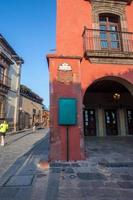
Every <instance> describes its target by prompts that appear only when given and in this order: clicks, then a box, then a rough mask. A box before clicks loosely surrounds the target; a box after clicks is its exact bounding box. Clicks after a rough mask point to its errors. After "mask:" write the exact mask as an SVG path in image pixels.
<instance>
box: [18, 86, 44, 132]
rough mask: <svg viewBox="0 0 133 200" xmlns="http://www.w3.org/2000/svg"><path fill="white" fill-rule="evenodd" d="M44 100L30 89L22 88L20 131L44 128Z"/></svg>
mask: <svg viewBox="0 0 133 200" xmlns="http://www.w3.org/2000/svg"><path fill="white" fill-rule="evenodd" d="M42 102H43V99H42V98H41V97H39V96H38V95H37V94H36V93H34V92H33V91H32V90H31V89H29V88H28V87H26V86H24V85H21V86H20V101H19V129H20V130H22V129H27V128H31V127H33V126H38V127H42V121H43V120H42V113H43V104H42Z"/></svg>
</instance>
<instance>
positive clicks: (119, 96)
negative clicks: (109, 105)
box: [113, 93, 121, 100]
mask: <svg viewBox="0 0 133 200" xmlns="http://www.w3.org/2000/svg"><path fill="white" fill-rule="evenodd" d="M120 98H121V95H120V94H119V93H114V94H113V99H114V100H120Z"/></svg>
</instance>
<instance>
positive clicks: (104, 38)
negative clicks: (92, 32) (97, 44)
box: [100, 32, 107, 40]
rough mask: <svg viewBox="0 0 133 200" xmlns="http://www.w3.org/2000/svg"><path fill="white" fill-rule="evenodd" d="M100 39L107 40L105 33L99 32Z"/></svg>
mask: <svg viewBox="0 0 133 200" xmlns="http://www.w3.org/2000/svg"><path fill="white" fill-rule="evenodd" d="M100 38H101V39H103V40H106V39H107V34H106V33H105V32H100Z"/></svg>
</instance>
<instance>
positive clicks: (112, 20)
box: [108, 16, 118, 23]
mask: <svg viewBox="0 0 133 200" xmlns="http://www.w3.org/2000/svg"><path fill="white" fill-rule="evenodd" d="M108 20H109V22H113V23H118V16H110V17H108Z"/></svg>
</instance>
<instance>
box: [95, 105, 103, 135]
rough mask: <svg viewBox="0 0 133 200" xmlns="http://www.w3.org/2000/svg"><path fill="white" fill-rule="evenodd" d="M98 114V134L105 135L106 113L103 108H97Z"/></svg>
mask: <svg viewBox="0 0 133 200" xmlns="http://www.w3.org/2000/svg"><path fill="white" fill-rule="evenodd" d="M97 115H98V135H99V136H104V135H105V128H104V113H103V109H102V108H98V109H97Z"/></svg>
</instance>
